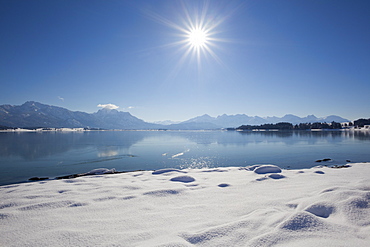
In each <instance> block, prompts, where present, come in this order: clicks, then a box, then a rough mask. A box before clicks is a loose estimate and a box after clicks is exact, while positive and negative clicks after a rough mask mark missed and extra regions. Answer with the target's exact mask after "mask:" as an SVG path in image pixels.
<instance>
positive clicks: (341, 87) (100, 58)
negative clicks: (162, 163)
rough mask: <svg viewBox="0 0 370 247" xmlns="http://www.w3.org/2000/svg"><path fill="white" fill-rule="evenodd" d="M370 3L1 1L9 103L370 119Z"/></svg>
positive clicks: (156, 117)
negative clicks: (369, 11) (30, 102)
mask: <svg viewBox="0 0 370 247" xmlns="http://www.w3.org/2000/svg"><path fill="white" fill-rule="evenodd" d="M368 9H370V2H369V1H361V0H355V1H345V0H324V1H289V0H280V1H274V0H261V1H242V0H232V1H226V0H214V1H198V0H197V1H195V0H189V1H172V0H159V1H150V0H138V1H119V0H107V1H99V0H91V1H85V0H73V1H72V0H63V1H59V0H56V1H48V0H39V1H27V0H14V1H6V0H0V19H1V21H0V33H1V45H0V53H1V54H2V56H1V57H0V85H1V86H2V88H3V90H1V92H0V105H1V104H11V105H21V104H23V103H24V102H26V101H31V100H32V101H37V102H41V103H43V104H48V105H55V106H60V107H63V108H67V109H69V110H72V111H84V112H89V113H92V112H96V111H97V110H99V109H101V108H104V107H109V108H110V109H117V110H120V111H126V112H130V113H131V114H132V115H134V116H136V117H138V118H140V119H143V120H145V121H147V122H155V121H164V120H172V121H185V120H188V119H190V118H194V117H196V116H201V115H204V114H208V115H210V116H218V115H222V114H227V115H235V114H246V115H248V116H261V117H267V116H279V117H281V116H284V115H286V114H293V115H296V116H299V117H304V116H307V115H312V114H313V115H315V116H317V117H325V116H329V115H338V116H341V117H343V118H347V119H349V120H355V119H359V118H368V117H369V115H370V112H369V108H368V93H369V92H370V83H369V78H370V70H369V69H368V68H370V31H369V28H368V24H369V23H370V15H369V14H368Z"/></svg>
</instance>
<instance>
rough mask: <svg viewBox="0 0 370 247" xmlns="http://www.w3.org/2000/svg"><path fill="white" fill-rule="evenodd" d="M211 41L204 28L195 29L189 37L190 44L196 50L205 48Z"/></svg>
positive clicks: (190, 31)
mask: <svg viewBox="0 0 370 247" xmlns="http://www.w3.org/2000/svg"><path fill="white" fill-rule="evenodd" d="M208 41H209V35H208V32H207V31H206V30H204V29H202V28H199V27H198V28H193V29H191V30H189V32H188V35H187V42H188V44H189V45H190V46H191V47H192V48H195V49H200V48H204V47H206V46H207V43H208Z"/></svg>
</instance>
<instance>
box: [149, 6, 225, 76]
mask: <svg viewBox="0 0 370 247" xmlns="http://www.w3.org/2000/svg"><path fill="white" fill-rule="evenodd" d="M180 3H181V4H180V5H179V6H178V8H177V10H178V11H179V12H178V13H177V14H178V15H177V18H173V19H175V20H176V21H174V20H173V19H171V18H165V17H164V15H159V14H153V13H151V14H150V16H151V17H152V19H154V20H155V21H157V22H160V23H161V24H163V25H165V26H167V27H170V28H171V29H172V30H173V31H174V32H173V33H172V37H175V40H174V41H173V42H170V43H168V44H166V45H165V47H177V50H176V53H178V52H181V53H182V54H181V55H180V58H179V60H178V64H177V66H176V67H181V64H183V63H185V62H186V61H188V62H189V61H190V62H191V61H196V63H195V65H196V66H197V67H198V70H200V68H201V64H202V63H203V62H204V61H205V60H207V61H209V60H214V61H216V62H217V63H220V64H222V62H221V59H220V58H219V56H218V55H217V54H216V52H215V50H216V49H218V48H219V44H220V43H221V42H225V40H224V39H221V38H220V37H217V36H218V35H219V34H220V32H221V31H220V30H218V28H219V27H220V25H221V24H222V23H223V22H224V21H225V20H226V18H227V17H228V15H222V14H220V13H219V12H220V11H215V10H214V9H212V11H211V9H210V2H209V1H203V2H202V4H196V5H189V4H186V2H180Z"/></svg>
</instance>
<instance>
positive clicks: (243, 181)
mask: <svg viewBox="0 0 370 247" xmlns="http://www.w3.org/2000/svg"><path fill="white" fill-rule="evenodd" d="M369 175H370V164H369V163H359V164H351V167H349V168H343V169H333V168H327V167H322V168H311V169H305V170H281V169H280V168H278V167H275V166H271V165H270V166H253V167H249V168H238V167H229V168H217V169H194V170H176V169H165V170H158V171H155V172H150V171H140V172H132V173H122V174H111V175H94V176H89V177H80V178H76V179H67V180H51V181H41V182H33V183H26V184H14V185H7V186H1V187H0V196H1V202H0V221H1V226H0V234H1V238H0V246H369V245H370V178H369Z"/></svg>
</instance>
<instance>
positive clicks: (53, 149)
mask: <svg viewBox="0 0 370 247" xmlns="http://www.w3.org/2000/svg"><path fill="white" fill-rule="evenodd" d="M323 158H331V159H332V161H331V162H327V163H325V164H327V165H335V164H345V163H347V162H346V160H350V161H352V162H366V161H370V132H350V131H322V132H311V131H292V132H235V131H88V132H39V133H35V132H27V133H22V132H20V133H6V132H2V133H0V167H1V173H0V185H4V184H11V183H17V182H23V181H27V180H28V179H29V178H31V177H35V176H37V177H42V176H46V177H50V178H53V177H56V176H61V175H68V174H75V173H84V172H87V171H90V170H92V169H95V168H115V169H116V170H118V171H132V170H141V169H142V170H154V169H160V168H166V167H174V168H202V167H221V166H248V165H253V164H275V165H278V166H280V167H282V168H291V169H299V168H309V167H312V166H316V165H319V164H323V163H316V162H315V160H318V159H323Z"/></svg>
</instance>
